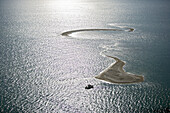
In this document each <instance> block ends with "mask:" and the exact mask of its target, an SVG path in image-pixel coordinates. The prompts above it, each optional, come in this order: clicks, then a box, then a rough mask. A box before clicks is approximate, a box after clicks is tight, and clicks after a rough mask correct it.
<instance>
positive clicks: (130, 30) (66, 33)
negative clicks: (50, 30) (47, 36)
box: [61, 28, 134, 36]
mask: <svg viewBox="0 0 170 113" xmlns="http://www.w3.org/2000/svg"><path fill="white" fill-rule="evenodd" d="M126 29H128V32H133V31H134V29H133V28H126ZM82 31H125V30H123V29H78V30H71V31H66V32H63V33H62V34H61V35H62V36H69V35H70V34H72V33H75V32H82Z"/></svg>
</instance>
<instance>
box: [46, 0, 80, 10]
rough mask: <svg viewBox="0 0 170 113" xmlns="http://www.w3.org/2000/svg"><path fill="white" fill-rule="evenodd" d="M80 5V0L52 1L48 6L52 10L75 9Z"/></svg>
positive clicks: (48, 2)
mask: <svg viewBox="0 0 170 113" xmlns="http://www.w3.org/2000/svg"><path fill="white" fill-rule="evenodd" d="M79 3H80V1H79V0H50V1H47V3H46V5H47V6H48V7H50V8H52V9H75V8H77V7H78V4H79Z"/></svg>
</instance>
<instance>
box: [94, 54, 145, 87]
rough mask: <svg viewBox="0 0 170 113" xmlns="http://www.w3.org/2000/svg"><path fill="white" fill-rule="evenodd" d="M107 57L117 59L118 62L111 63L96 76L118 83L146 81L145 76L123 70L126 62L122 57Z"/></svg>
mask: <svg viewBox="0 0 170 113" xmlns="http://www.w3.org/2000/svg"><path fill="white" fill-rule="evenodd" d="M106 56H107V55H106ZM107 57H110V58H113V59H115V60H116V62H115V63H114V64H111V65H110V66H109V67H108V68H107V69H106V70H104V71H102V72H101V73H100V74H99V75H98V76H96V77H95V78H97V79H101V80H105V81H108V82H111V83H117V84H131V83H138V82H143V81H144V77H143V76H140V75H135V74H131V73H127V72H125V71H124V70H123V66H124V65H125V63H124V62H123V61H121V60H120V59H118V58H116V57H112V56H107Z"/></svg>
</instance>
